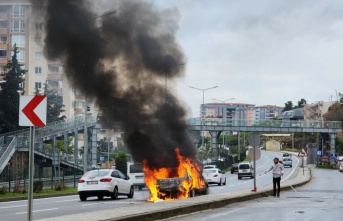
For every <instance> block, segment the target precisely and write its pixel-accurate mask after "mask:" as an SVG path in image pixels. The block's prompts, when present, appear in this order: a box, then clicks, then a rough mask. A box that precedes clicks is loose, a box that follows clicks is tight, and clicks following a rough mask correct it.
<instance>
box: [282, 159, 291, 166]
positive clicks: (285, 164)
mask: <svg viewBox="0 0 343 221" xmlns="http://www.w3.org/2000/svg"><path fill="white" fill-rule="evenodd" d="M282 164H283V166H284V167H292V159H291V158H290V157H283V158H282Z"/></svg>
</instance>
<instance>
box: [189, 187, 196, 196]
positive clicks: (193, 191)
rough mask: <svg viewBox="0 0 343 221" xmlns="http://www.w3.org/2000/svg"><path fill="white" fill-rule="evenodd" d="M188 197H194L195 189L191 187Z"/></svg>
mask: <svg viewBox="0 0 343 221" xmlns="http://www.w3.org/2000/svg"><path fill="white" fill-rule="evenodd" d="M189 197H195V190H194V189H191V190H190V191H189Z"/></svg>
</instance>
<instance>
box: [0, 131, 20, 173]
mask: <svg viewBox="0 0 343 221" xmlns="http://www.w3.org/2000/svg"><path fill="white" fill-rule="evenodd" d="M16 143H17V139H16V138H15V137H13V138H12V141H11V143H10V144H9V145H8V146H5V147H3V148H6V150H5V151H4V153H3V154H2V156H1V157H0V173H1V172H2V170H3V169H4V168H5V167H6V165H7V163H8V161H9V160H10V159H11V157H12V156H13V154H14V152H15V147H16Z"/></svg>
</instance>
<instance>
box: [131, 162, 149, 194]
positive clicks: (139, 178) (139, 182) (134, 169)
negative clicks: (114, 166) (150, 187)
mask: <svg viewBox="0 0 343 221" xmlns="http://www.w3.org/2000/svg"><path fill="white" fill-rule="evenodd" d="M127 175H128V176H129V177H130V181H131V182H132V183H133V185H134V186H135V187H137V188H138V189H139V190H142V189H143V187H145V181H144V171H143V164H141V163H127Z"/></svg>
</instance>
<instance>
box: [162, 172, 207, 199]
mask: <svg viewBox="0 0 343 221" xmlns="http://www.w3.org/2000/svg"><path fill="white" fill-rule="evenodd" d="M175 170H177V168H175ZM174 174H177V173H174ZM199 179H202V180H203V181H204V182H205V186H204V187H201V188H195V187H193V186H192V185H190V190H189V195H188V197H194V196H195V195H196V194H204V195H207V194H208V193H209V190H208V183H207V182H206V180H205V179H204V177H203V176H201V177H200V178H199ZM184 181H186V182H188V183H189V184H191V183H192V178H191V177H190V176H189V175H188V173H187V171H186V176H184V177H169V178H164V179H157V181H156V182H157V190H158V192H159V194H158V197H159V198H160V199H164V198H165V197H169V198H174V197H176V196H177V195H178V194H179V193H180V191H182V188H183V187H182V184H183V182H184ZM160 193H162V194H160Z"/></svg>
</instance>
